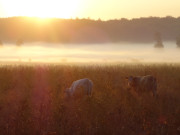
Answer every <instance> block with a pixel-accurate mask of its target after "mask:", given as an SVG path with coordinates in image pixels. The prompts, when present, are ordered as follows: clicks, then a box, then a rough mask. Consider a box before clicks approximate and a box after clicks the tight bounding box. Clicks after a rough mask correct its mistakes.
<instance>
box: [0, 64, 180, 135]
mask: <svg viewBox="0 0 180 135" xmlns="http://www.w3.org/2000/svg"><path fill="white" fill-rule="evenodd" d="M147 74H151V75H154V76H155V77H156V78H157V81H158V98H157V99H154V98H153V96H152V95H151V93H143V95H141V96H138V95H137V94H136V93H135V92H133V91H128V90H127V85H126V83H127V82H126V80H125V77H126V76H129V75H147ZM80 78H90V79H91V80H92V81H93V83H94V87H93V95H92V97H87V96H83V97H81V98H76V99H75V98H71V99H66V98H64V90H65V89H66V88H67V87H69V86H70V85H71V83H72V82H73V81H74V80H77V79H80ZM179 114H180V66H179V65H173V64H157V65H155V64H154V65H153V64H151V65H143V64H142V65H139V64H138V65H127V64H124V65H112V66H110V65H109V66H108V65H106V66H98V65H93V66H90V65H89V66H68V65H66V66H59V65H58V66H57V65H49V66H1V67H0V134H4V135H5V134H7V135H8V134H9V135H25V134H27V135H36V134H38V135H44V134H45V135H48V134H61V135H68V134H77V135H79V134H87V135H94V134H103V135H106V134H107V135H109V134H115V135H116V134H117V135H119V134H121V135H126V134H130V135H156V134H157V135H166V134H174V135H176V134H178V133H179V132H180V131H179V130H178V128H179V127H180V115H179Z"/></svg>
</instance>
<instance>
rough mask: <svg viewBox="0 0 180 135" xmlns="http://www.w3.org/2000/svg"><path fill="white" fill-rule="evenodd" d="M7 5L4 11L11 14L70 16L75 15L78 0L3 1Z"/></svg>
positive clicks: (42, 16) (78, 4)
mask: <svg viewBox="0 0 180 135" xmlns="http://www.w3.org/2000/svg"><path fill="white" fill-rule="evenodd" d="M3 5H4V7H6V8H7V7H8V8H7V9H8V10H7V11H6V13H7V14H9V15H11V16H31V17H41V18H47V17H48V18H51V17H57V18H72V17H76V13H77V10H78V8H79V7H80V1H79V0H31V1H27V0H16V1H11V4H10V3H9V1H3Z"/></svg>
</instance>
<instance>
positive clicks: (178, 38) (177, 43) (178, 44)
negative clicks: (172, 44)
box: [176, 36, 180, 47]
mask: <svg viewBox="0 0 180 135" xmlns="http://www.w3.org/2000/svg"><path fill="white" fill-rule="evenodd" d="M176 45H177V47H180V36H178V37H177V38H176Z"/></svg>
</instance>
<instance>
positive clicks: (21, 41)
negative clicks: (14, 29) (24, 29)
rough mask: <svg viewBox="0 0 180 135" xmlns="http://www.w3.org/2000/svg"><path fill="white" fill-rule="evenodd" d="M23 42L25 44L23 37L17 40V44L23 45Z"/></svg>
mask: <svg viewBox="0 0 180 135" xmlns="http://www.w3.org/2000/svg"><path fill="white" fill-rule="evenodd" d="M22 44H24V42H23V40H22V39H18V40H17V41H16V45H17V46H21V45H22Z"/></svg>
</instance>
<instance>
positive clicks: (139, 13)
mask: <svg viewBox="0 0 180 135" xmlns="http://www.w3.org/2000/svg"><path fill="white" fill-rule="evenodd" d="M9 16H38V17H60V18H76V17H78V18H87V17H90V18H92V19H98V18H101V19H103V20H107V19H115V18H129V19H130V18H139V17H149V16H159V17H164V16H174V17H178V16H180V0H0V17H9Z"/></svg>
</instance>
